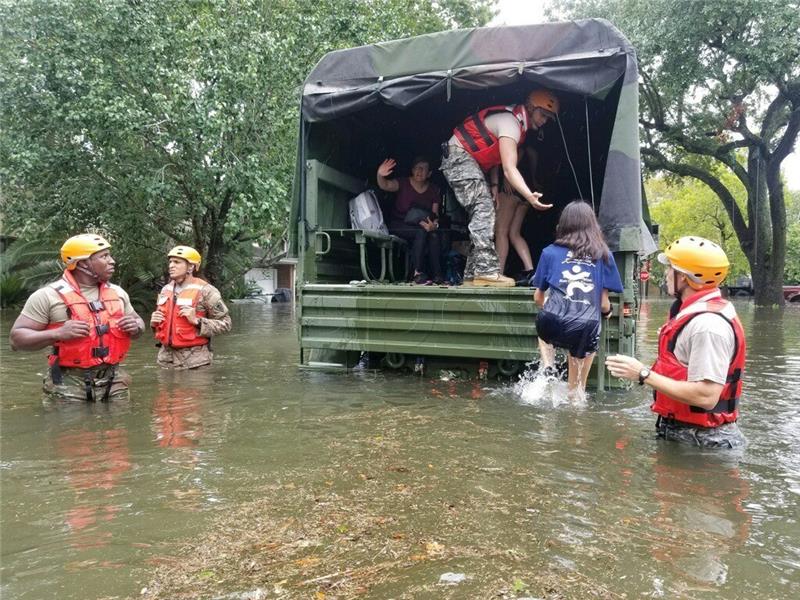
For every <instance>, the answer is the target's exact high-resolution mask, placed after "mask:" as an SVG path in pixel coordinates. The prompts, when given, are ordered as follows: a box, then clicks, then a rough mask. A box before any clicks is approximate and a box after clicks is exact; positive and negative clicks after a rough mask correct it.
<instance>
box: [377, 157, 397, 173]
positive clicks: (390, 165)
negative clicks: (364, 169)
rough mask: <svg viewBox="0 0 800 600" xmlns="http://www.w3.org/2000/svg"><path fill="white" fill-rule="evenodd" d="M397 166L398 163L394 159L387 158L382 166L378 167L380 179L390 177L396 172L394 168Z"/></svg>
mask: <svg viewBox="0 0 800 600" xmlns="http://www.w3.org/2000/svg"><path fill="white" fill-rule="evenodd" d="M396 166H397V161H396V160H395V159H393V158H387V159H386V160H385V161H383V162H382V163H381V164H380V166H379V167H378V176H379V177H389V175H391V174H392V172H393V171H394V168H395V167H396Z"/></svg>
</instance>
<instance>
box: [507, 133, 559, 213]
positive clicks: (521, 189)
mask: <svg viewBox="0 0 800 600" xmlns="http://www.w3.org/2000/svg"><path fill="white" fill-rule="evenodd" d="M500 159H501V160H502V162H503V175H504V176H505V178H506V181H508V182H509V183H510V184H511V187H513V188H514V189H515V190H517V192H518V193H519V195H520V196H522V198H523V199H524V200H526V201H527V202H529V203H530V205H531V206H533V208H535V209H536V210H547V209H549V208H552V207H553V205H552V204H544V203H543V202H540V201H539V198H541V197H542V195H541V194H540V193H539V192H532V191H531V189H530V188H529V187H528V184H527V183H525V179H524V178H523V177H522V173H520V172H519V169H518V168H517V159H518V155H517V142H515V141H514V140H513V139H512V138H510V137H505V136H503V137H501V138H500Z"/></svg>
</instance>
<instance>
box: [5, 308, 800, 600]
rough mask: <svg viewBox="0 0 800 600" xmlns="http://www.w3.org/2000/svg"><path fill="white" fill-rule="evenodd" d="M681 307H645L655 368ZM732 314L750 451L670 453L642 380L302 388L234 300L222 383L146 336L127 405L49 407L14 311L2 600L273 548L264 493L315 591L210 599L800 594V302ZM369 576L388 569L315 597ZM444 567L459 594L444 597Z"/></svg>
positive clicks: (136, 355) (74, 594) (291, 333)
mask: <svg viewBox="0 0 800 600" xmlns="http://www.w3.org/2000/svg"><path fill="white" fill-rule="evenodd" d="M667 307H668V303H667V302H665V301H652V302H648V303H646V304H645V305H644V307H643V312H642V318H641V320H640V323H639V334H638V335H639V348H640V355H641V357H642V358H643V359H645V360H652V358H653V356H654V350H655V336H656V329H657V327H658V326H659V325H660V324H661V323H662V321H663V317H664V315H665V314H666V310H667ZM737 308H738V310H739V311H740V315H741V318H742V321H743V323H744V326H745V330H746V332H747V337H748V345H749V348H748V350H749V353H748V365H747V372H746V377H745V382H744V400H743V403H742V418H741V421H740V423H741V428H742V430H743V432H744V433H745V435H746V436H747V438H748V440H749V447H748V449H747V450H746V451H745V452H744V454H743V455H742V456H736V455H725V454H719V453H709V452H706V453H702V452H699V451H697V450H692V449H685V448H681V447H679V446H678V445H676V444H672V443H665V442H662V441H657V440H656V439H655V438H654V435H653V423H654V419H653V416H652V414H651V413H650V411H649V399H648V396H647V393H646V391H645V390H644V389H643V388H640V387H639V386H635V387H634V388H632V389H629V390H628V391H624V392H614V393H607V394H604V395H602V396H590V399H589V402H588V405H587V406H585V407H583V408H576V407H570V406H567V405H564V406H559V407H557V408H544V407H537V406H531V405H527V404H525V403H523V402H521V401H520V399H519V398H518V397H516V396H515V395H514V393H513V387H512V386H511V385H510V384H508V383H500V382H488V383H483V382H477V381H458V380H455V381H442V380H441V379H440V377H439V374H438V373H428V374H426V376H425V377H424V378H422V379H420V378H414V377H413V376H410V375H409V376H398V375H394V374H382V373H373V372H370V373H364V374H353V375H339V374H325V373H312V372H304V371H300V370H298V369H297V368H296V363H297V361H298V357H299V353H298V346H297V339H296V333H295V324H294V314H293V312H292V307H291V306H286V305H261V304H253V305H236V306H234V307H233V318H234V331H233V332H232V333H231V334H230V335H228V336H225V337H221V338H219V339H218V340H216V341H215V343H214V344H215V351H216V359H217V360H216V363H215V364H214V366H213V367H212V368H211V369H208V370H206V371H200V372H192V373H170V372H165V371H162V370H160V369H158V368H157V367H155V348H154V347H153V344H152V343H151V342H150V340H149V339H142V340H139V341H138V342H135V343H134V348H133V351H132V353H131V356H130V358H129V359H128V361H127V366H128V368H129V370H130V371H131V373H132V375H133V381H134V383H133V388H132V399H131V401H130V402H126V403H122V404H111V405H103V404H97V405H82V404H76V405H63V404H55V405H54V404H47V403H44V402H43V400H42V397H41V393H40V385H41V384H40V382H41V374H42V373H43V371H44V367H45V359H44V354H45V352H44V351H42V352H35V353H12V352H10V351H9V350H8V345H7V342H6V339H7V334H8V327H9V325H10V323H11V322H12V320H13V318H14V317H15V315H12V314H7V313H6V314H3V315H2V332H1V333H2V336H3V342H2V343H3V345H2V361H1V363H0V369H1V375H2V379H1V382H2V404H1V405H0V426H1V427H2V431H1V432H2V447H1V450H2V456H1V457H0V461H1V462H0V475H1V476H2V489H1V493H2V514H1V516H2V529H1V530H0V534H1V537H0V544H1V547H0V553H1V557H2V571H1V573H0V574H1V575H2V584H1V585H2V587H0V595H1V596H2V598H3V599H4V600H5V599H12V598H14V599H16V598H19V599H43V598H60V599H69V598H82V599H83V598H117V597H139V596H140V594H141V591H142V589H143V588H145V587H148V586H150V593H152V589H153V588H152V582H153V581H154V579H158V577H159V574H158V573H159V572H160V571H157V569H159V568H163V566H164V565H165V564H167V565H179V561H180V560H182V557H183V558H186V557H187V556H189V557H190V556H191V554H192V553H193V552H194V553H195V554H197V553H199V552H201V548H200V547H201V546H202V547H207V546H208V544H209V543H210V542H209V540H211V539H214V538H215V535H216V537H217V538H218V539H221V540H222V542H224V543H228V542H231V541H232V540H235V538H237V537H239V536H245V535H246V534H247V535H262V536H263V537H264V539H265V540H270V539H272V540H275V539H277V536H278V535H279V534H278V533H276V532H275V531H266V530H265V531H263V532H259V531H258V530H257V527H256V525H255V524H254V523H249V522H248V520H247V518H245V517H244V516H242V517H239V516H238V515H239V512H238V511H240V509H241V508H242V507H243V506H245V505H249V506H253V505H252V504H248V503H253V502H255V501H258V500H259V499H262V500H263V499H265V498H268V499H269V500H270V502H269V504H268V505H265V508H264V509H263V511H264V513H263V514H264V517H265V518H266V517H267V516H269V514H272V513H270V511H276V512H275V514H274V515H272V517H271V518H274V519H275V520H274V521H273V522H274V523H278V522H282V523H292V524H293V525H292V526H293V527H299V528H302V527H305V528H306V529H305V533H304V534H303V536H301V537H303V538H304V539H305V540H307V541H308V540H313V544H312V543H311V542H310V541H308V543H307V544H306V545H308V546H310V549H306V550H305V552H306V554H304V555H302V557H301V555H299V554H294V555H291V558H292V559H293V560H292V561H287V562H286V564H283V563H281V564H275V569H276V570H277V571H280V570H281V569H283V570H284V571H285V570H286V568H288V567H287V565H289V566H292V565H295V567H293V568H296V569H298V577H296V578H295V579H293V580H290V581H288V582H287V581H285V580H284V581H280V582H279V581H275V580H274V578H271V576H270V574H269V573H268V572H262V573H261V575H260V576H258V577H256V576H253V577H254V579H252V580H249V579H248V580H247V581H245V580H244V579H238V580H237V579H234V580H230V579H228V580H224V578H223V577H222V576H221V575H218V574H214V573H212V575H208V577H209V588H208V589H209V590H213V591H207V592H197V591H191V590H189V589H188V588H187V589H186V590H185V591H186V593H187V594H190V595H194V596H196V597H216V596H217V595H222V593H223V592H224V593H225V594H227V593H232V592H244V591H248V590H252V589H253V585H254V584H253V583H252V582H253V581H262V582H264V583H263V585H261V584H259V586H261V587H262V588H263V590H264V592H263V593H264V594H265V596H264V597H269V598H272V597H287V598H294V597H297V598H310V597H315V598H321V597H327V598H334V597H350V596H357V595H358V596H361V597H374V598H418V597H430V598H440V597H452V598H489V597H505V598H516V597H520V598H521V597H531V598H532V597H537V598H539V597H541V598H544V597H566V598H578V597H585V596H586V594H587V590H592V592H593V593H596V594H597V595H599V596H601V597H628V598H634V597H666V598H670V597H676V596H677V597H697V598H792V597H794V598H798V597H800V523H798V518H799V517H800V510H798V504H799V502H800V444H798V443H797V439H798V435H800V411H798V391H797V390H798V388H800V306H790V307H787V308H786V309H785V310H783V311H779V310H771V309H765V310H762V309H755V308H753V306H752V305H751V304H749V303H742V304H738V305H737ZM259 510H261V509H259ZM320 511H322V512H320ZM326 511H327V512H326ZM359 511H360V512H361V513H363V514H358V513H359ZM267 513H269V514H267ZM241 514H242V515H246V514H252V511H251V513H246V512H244V513H241ZM258 514H261V513H258ZM320 514H324V515H325V518H326V519H329V520H330V523H329V524H326V523H327V521H325V519H320V518H318V516H319V515H320ZM231 516H233V517H234V523H231V522H230V521H227V522H226V521H225V519H226V517H231ZM359 518H362V520H361V521H359ZM365 518H369V519H372V520H371V521H370V523H372V525H371V526H370V527H362V526H361V525H359V523H361V522H363V520H364V519H365ZM281 519H282V521H281ZM223 523H224V526H225V529H224V531H223V530H221V529H220V527H222V524H223ZM262 525H263V524H262ZM237 527H238V528H240V529H238V530H237V529H236V528H237ZM325 527H328V529H327V530H325V529H324V528H325ZM359 527H361V528H360V529H358V528H359ZM356 529H358V532H359V533H358V535H353V533H352V532H353V531H355V530H356ZM323 530H324V531H325V533H324V535H322V534H321V533H320V531H323ZM282 531H284V530H282ZM287 531H288V530H287ZM215 532H217V533H215ZM286 535H288V534H286ZM379 538H380V539H379ZM200 541H202V544H201V543H200ZM275 543H277V542H275ZM193 544H198V548H197V549H196V550H193V549H192V548H193ZM373 550H374V551H373ZM405 552H407V553H408V554H407V555H404V554H403V553H405ZM287 556H288V555H287ZM295 559H296V560H295ZM176 561H177V562H176ZM298 561H306V562H298ZM348 561H349V562H350V563H351V564H350V565H348ZM370 561H371V562H370ZM356 562H357V563H358V566H359V568H361V569H366V568H367V567H368V566H369V564H380V565H381V566H380V568H376V569H375V570H374V571H373V572H372V573H374V575H373V578H372V580H367V579H364V580H363V581H361V582H360V584H359V585H360V587H358V588H352V587H349V588H348V587H346V586H344V587H341V588H336V587H328V588H325V589H324V590H323V591H325V592H326V593H327V596H325V595H324V594H323V595H322V596H320V595H319V593H322V592H320V591H319V585H321V584H330V582H331V581H333V576H331V575H330V574H332V573H333V574H335V575H340V574H342V573H345V574H346V573H351V572H350V571H347V569H348V568H349V566H352V565H354V564H355V563H356ZM297 565H302V572H301V571H300V569H301V567H300V566H297ZM354 572H355V570H354V571H352V573H354ZM365 572H366V571H362V573H365ZM447 572H452V573H457V574H462V573H463V574H464V576H465V577H464V581H462V582H461V583H458V584H456V585H453V586H443V585H440V584H439V578H440V576H441V575H442V574H444V573H447ZM209 573H211V571H209ZM545 575H546V577H545ZM203 576H206V575H203ZM342 576H344V575H342ZM259 577H260V579H259ZM301 584H302V585H301ZM193 589H195V590H196V588H193ZM559 594H560V595H559ZM162 597H174V596H173V595H171V594H166V593H165V594H164V595H163V596H162ZM229 597H233V596H229Z"/></svg>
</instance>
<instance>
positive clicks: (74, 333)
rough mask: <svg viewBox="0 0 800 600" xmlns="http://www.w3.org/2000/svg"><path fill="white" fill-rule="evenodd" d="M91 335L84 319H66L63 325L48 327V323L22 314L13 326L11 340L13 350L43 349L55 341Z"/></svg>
mask: <svg viewBox="0 0 800 600" xmlns="http://www.w3.org/2000/svg"><path fill="white" fill-rule="evenodd" d="M88 335H89V324H88V323H85V322H84V321H72V320H70V321H64V323H62V325H61V327H58V328H56V329H47V323H39V321H34V320H33V319H31V318H30V317H26V316H25V315H20V316H18V317H17V320H16V321H14V325H13V326H12V327H11V333H10V335H9V340H10V342H11V349H12V350H41V349H42V348H47V347H48V346H52V345H53V344H54V343H55V342H58V341H64V340H74V339H77V338H82V337H86V336H88Z"/></svg>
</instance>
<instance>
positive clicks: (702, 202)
mask: <svg viewBox="0 0 800 600" xmlns="http://www.w3.org/2000/svg"><path fill="white" fill-rule="evenodd" d="M718 171H721V170H718ZM717 176H718V177H720V179H722V180H723V181H724V183H725V184H726V185H728V186H730V188H731V190H732V191H733V192H734V195H735V198H736V202H737V203H738V204H739V206H743V205H744V203H745V199H744V198H745V193H744V189H743V188H742V186H741V184H739V183H738V180H736V177H735V176H734V175H733V174H731V173H725V172H718V173H717ZM676 179H677V178H675V177H673V178H671V179H670V178H666V177H651V178H649V179H648V180H647V181H646V182H645V189H646V190H647V202H648V204H649V206H650V216H651V217H652V219H653V221H654V222H656V223H658V224H659V237H660V238H661V240H662V245H665V244H667V243H669V242H670V241H672V240H676V239H678V238H679V237H683V236H685V235H699V236H702V237H705V238H707V239H710V240H713V241H715V242H717V243H718V244H719V245H720V246H721V247H722V248H723V249H724V250H725V253H726V254H727V255H728V260H730V262H731V269H730V272H729V274H728V278H727V281H728V282H734V281H735V280H736V279H737V278H738V277H741V276H743V275H749V274H750V266H749V264H748V262H747V258H746V257H745V255H744V253H743V252H742V249H741V248H740V247H739V242H738V240H737V239H736V234H735V233H734V232H733V227H732V226H731V222H730V220H729V219H728V215H727V213H726V211H725V210H723V208H722V206H720V203H719V200H718V199H717V197H716V194H714V192H713V191H712V190H710V189H709V188H708V187H707V186H706V185H705V184H703V183H701V182H699V181H696V180H692V179H688V180H677V181H675V180H676ZM653 267H654V268H655V270H656V271H658V269H659V267H660V265H659V264H658V262H656V261H653Z"/></svg>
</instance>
